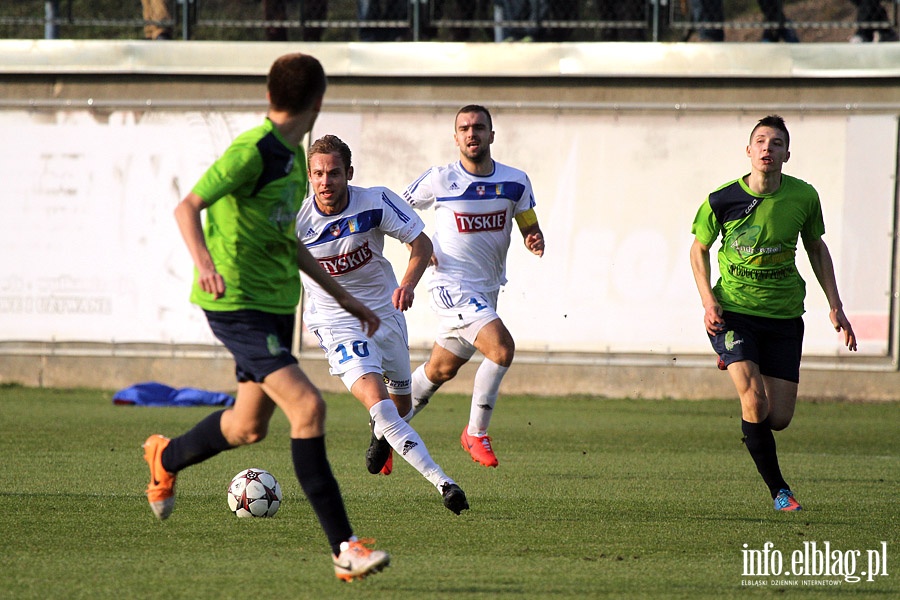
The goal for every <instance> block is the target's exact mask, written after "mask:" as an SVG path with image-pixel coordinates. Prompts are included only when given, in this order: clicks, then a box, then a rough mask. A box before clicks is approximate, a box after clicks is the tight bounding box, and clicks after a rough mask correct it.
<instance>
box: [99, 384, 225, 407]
mask: <svg viewBox="0 0 900 600" xmlns="http://www.w3.org/2000/svg"><path fill="white" fill-rule="evenodd" d="M113 404H117V405H125V406H231V405H233V404H234V397H232V396H229V395H228V394H224V393H222V392H210V391H209V390H199V389H196V388H178V389H176V388H173V387H171V386H168V385H165V384H162V383H157V382H155V381H149V382H146V383H137V384H135V385H133V386H131V387H127V388H125V389H123V390H119V391H118V392H116V393H115V394H114V395H113Z"/></svg>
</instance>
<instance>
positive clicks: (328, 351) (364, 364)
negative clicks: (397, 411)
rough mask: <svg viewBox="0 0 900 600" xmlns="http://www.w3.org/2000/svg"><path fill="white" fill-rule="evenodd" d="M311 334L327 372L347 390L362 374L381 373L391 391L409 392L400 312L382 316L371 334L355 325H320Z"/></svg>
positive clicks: (405, 338)
mask: <svg viewBox="0 0 900 600" xmlns="http://www.w3.org/2000/svg"><path fill="white" fill-rule="evenodd" d="M313 333H314V334H315V335H316V337H318V338H319V345H320V346H321V347H322V349H323V350H324V351H325V355H326V356H327V357H328V365H329V372H330V373H331V374H332V375H336V376H337V377H340V378H341V381H342V382H343V383H344V386H346V388H347V389H348V390H349V389H350V388H351V387H352V386H353V384H354V383H356V380H357V379H359V378H360V377H362V376H363V375H365V374H366V373H377V374H379V375H383V376H384V383H385V385H386V386H387V389H388V392H390V393H391V394H400V395H402V394H409V393H411V392H412V385H411V380H412V371H411V369H410V363H409V333H408V332H407V329H406V319H405V318H404V316H403V315H402V314H394V315H391V316H390V317H387V318H385V319H382V320H381V326H380V327H379V328H378V331H376V332H375V335H374V336H372V337H366V334H365V333H363V331H362V330H361V329H360V328H359V327H358V326H357V327H320V328H318V329H315V330H313Z"/></svg>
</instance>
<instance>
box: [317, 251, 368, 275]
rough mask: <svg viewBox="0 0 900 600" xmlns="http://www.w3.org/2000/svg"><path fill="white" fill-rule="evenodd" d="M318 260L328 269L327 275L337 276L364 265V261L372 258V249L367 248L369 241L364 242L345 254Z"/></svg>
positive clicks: (366, 261)
mask: <svg viewBox="0 0 900 600" xmlns="http://www.w3.org/2000/svg"><path fill="white" fill-rule="evenodd" d="M318 260H319V264H320V265H322V268H323V269H325V270H326V271H328V274H329V275H331V276H332V277H339V276H341V275H344V274H346V273H349V272H351V271H355V270H356V269H359V268H360V267H363V266H365V265H366V263H368V262H369V261H370V260H372V251H371V250H370V249H369V242H366V243H364V244H363V245H362V246H359V247H357V248H354V249H353V250H351V251H350V252H347V253H346V254H337V255H335V256H327V257H325V258H320V259H318Z"/></svg>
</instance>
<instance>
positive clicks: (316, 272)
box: [297, 244, 381, 337]
mask: <svg viewBox="0 0 900 600" xmlns="http://www.w3.org/2000/svg"><path fill="white" fill-rule="evenodd" d="M297 267H298V268H299V269H300V270H301V271H303V272H304V273H306V274H307V275H309V278H310V279H312V280H313V281H315V282H316V283H318V284H319V285H320V286H322V289H323V290H325V291H326V292H327V293H328V294H330V295H331V296H332V297H333V298H334V299H335V300H337V303H338V304H340V305H341V308H343V309H344V310H346V311H347V312H348V313H350V314H351V315H353V316H354V317H356V318H357V319H359V322H360V325H362V329H363V332H365V334H366V335H367V336H369V337H372V335H373V334H374V333H375V332H376V331H378V327H379V325H381V319H379V318H378V316H377V315H376V314H375V313H374V312H372V310H371V309H370V308H369V307H368V306H366V305H365V304H363V303H362V302H360V301H359V300H357V299H356V298H355V297H353V296H352V295H351V294H350V292H348V291H347V290H345V289H344V287H343V286H342V285H341V284H339V283H338V282H336V281H335V280H334V279H333V278H332V277H331V275H329V274H328V272H327V271H325V269H323V268H322V265H320V264H319V261H317V260H316V259H315V257H314V256H313V255H312V254H310V253H309V249H307V247H306V246H304V245H303V244H297Z"/></svg>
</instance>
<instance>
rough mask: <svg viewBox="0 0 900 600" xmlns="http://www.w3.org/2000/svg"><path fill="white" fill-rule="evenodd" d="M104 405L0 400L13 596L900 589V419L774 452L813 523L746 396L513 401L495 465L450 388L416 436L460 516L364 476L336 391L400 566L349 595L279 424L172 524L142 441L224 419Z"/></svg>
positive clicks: (186, 493)
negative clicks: (775, 500) (259, 514)
mask: <svg viewBox="0 0 900 600" xmlns="http://www.w3.org/2000/svg"><path fill="white" fill-rule="evenodd" d="M111 396H112V395H111V393H109V392H104V391H95V390H69V391H61V390H38V389H25V388H20V387H2V388H0V500H2V505H3V509H2V510H0V536H2V540H3V550H2V552H0V598H40V599H42V600H43V599H55V598H91V599H105V598H110V599H112V598H115V599H117V600H119V599H142V598H160V599H162V598H165V599H171V598H191V599H201V600H202V599H205V598H245V597H246V598H257V597H263V598H316V599H317V600H326V599H331V598H359V599H368V598H378V599H380V600H384V599H393V598H397V599H404V600H410V599H419V598H423V599H425V598H428V599H430V598H441V599H443V598H447V599H457V598H490V599H491V600H502V599H507V598H509V599H513V598H515V599H520V598H554V599H556V598H560V599H561V598H579V599H580V598H717V599H721V598H738V597H740V598H745V597H768V596H777V597H784V595H783V594H788V595H789V596H790V597H795V596H804V597H805V596H809V597H815V598H824V597H834V596H845V595H864V596H865V597H868V598H881V597H883V598H896V597H898V596H900V563H898V561H897V559H898V557H900V548H898V547H897V542H898V531H900V527H898V524H900V515H898V508H897V506H898V498H900V436H898V423H900V404H871V405H859V404H839V403H823V404H814V403H801V404H800V405H799V406H798V410H797V416H796V418H795V421H794V423H793V425H792V426H791V427H790V428H789V429H788V430H786V431H785V432H782V433H779V434H776V439H777V440H778V443H779V452H780V458H781V464H782V468H783V470H784V473H785V476H786V478H787V480H788V482H790V483H791V485H792V487H793V488H794V490H795V492H796V494H797V498H798V499H799V500H800V502H801V503H802V504H803V507H804V510H803V511H802V512H800V513H792V514H781V513H776V512H775V511H773V510H772V506H771V501H770V500H769V498H768V493H767V491H766V489H765V487H764V486H763V484H762V482H761V480H760V478H759V476H758V475H757V474H756V471H755V469H754V467H753V464H752V461H751V460H750V457H749V456H748V454H747V452H746V450H745V449H744V447H743V445H742V443H741V441H740V417H739V409H738V406H737V401H736V400H730V399H729V400H717V401H705V402H694V401H691V402H682V401H672V400H665V401H652V400H606V399H598V398H588V397H567V398H546V397H513V396H504V397H502V398H501V400H500V402H499V404H498V410H497V414H496V416H495V417H494V421H493V423H492V426H491V434H492V436H493V438H494V448H495V450H496V452H497V455H498V457H499V458H500V467H499V468H497V469H486V468H484V467H482V466H480V465H477V464H475V463H473V462H472V461H471V460H470V459H469V457H468V455H467V454H466V453H464V452H463V451H462V450H461V449H460V447H459V432H460V431H461V430H462V427H463V424H464V423H465V421H466V419H467V416H468V398H466V397H462V396H455V395H446V394H445V395H441V394H439V395H438V396H436V397H435V399H434V400H433V401H432V403H431V405H430V406H429V407H428V409H427V410H426V411H425V412H423V413H422V414H421V415H420V416H419V417H417V419H416V420H415V421H414V422H413V424H414V426H415V427H416V429H417V430H418V431H419V432H420V433H421V435H422V437H423V439H424V440H425V442H426V444H427V445H428V447H429V450H430V451H431V454H432V456H433V457H434V458H435V460H437V462H438V463H440V464H441V466H442V467H443V468H444V470H445V471H447V473H448V474H449V475H451V476H452V477H454V478H455V479H456V480H457V481H458V483H459V484H460V485H461V486H462V487H463V489H464V490H465V491H466V493H467V494H468V497H469V502H470V504H471V510H469V511H466V512H464V513H463V514H462V515H461V516H456V515H453V514H452V513H451V512H450V511H448V510H446V509H445V508H444V507H443V506H442V504H441V500H440V496H439V495H438V493H437V491H436V490H435V489H434V488H433V487H431V486H430V485H429V484H428V483H427V482H426V481H425V480H424V479H422V478H421V477H420V476H419V475H418V474H417V473H416V472H415V471H414V470H413V469H412V468H411V467H410V466H409V465H407V464H406V463H405V462H404V461H402V460H400V459H397V458H396V457H395V463H394V473H393V474H392V475H391V476H389V477H384V476H373V475H369V474H368V472H367V471H366V469H365V466H364V463H363V455H364V452H365V449H366V447H367V445H368V441H369V434H368V416H367V415H366V413H365V411H364V410H363V409H362V407H361V406H360V405H359V403H358V402H357V401H356V400H354V399H352V397H350V396H349V395H330V396H327V400H328V404H329V415H328V437H327V440H328V450H329V456H330V459H331V464H332V468H333V469H334V472H335V474H336V476H337V478H338V481H339V482H340V485H341V489H342V491H343V493H344V499H345V502H346V505H347V510H348V512H349V514H350V518H351V521H352V522H353V525H354V528H355V530H356V533H357V534H358V535H359V536H360V537H373V538H376V539H377V540H378V542H377V547H378V548H382V549H385V550H388V551H389V552H390V553H391V554H392V565H391V567H390V568H388V569H387V570H386V571H385V572H384V573H381V574H379V575H376V576H373V577H370V578H369V579H366V580H365V581H361V582H354V583H352V584H344V583H341V582H339V581H337V580H336V579H335V577H334V575H333V569H332V567H331V561H330V560H329V552H328V547H327V544H326V542H325V538H324V535H323V534H322V532H321V530H320V528H319V526H318V523H317V522H316V520H315V517H314V515H313V513H312V511H311V510H310V508H309V505H308V504H307V503H306V500H305V498H304V496H303V494H302V492H301V491H300V487H299V485H298V484H297V481H296V479H295V478H294V475H293V468H292V466H291V462H290V455H289V445H288V440H287V437H288V435H287V431H288V427H287V421H286V420H285V419H284V417H283V416H282V415H281V413H276V417H275V419H274V420H273V423H272V427H271V430H270V434H269V437H268V439H266V440H265V441H263V442H262V443H261V444H258V445H256V446H253V447H247V448H241V449H238V450H235V451H233V452H227V453H223V454H221V455H219V456H218V457H215V458H213V459H211V460H209V461H207V462H205V463H202V464H200V465H197V466H194V467H191V468H190V469H187V470H185V471H184V472H183V473H182V474H181V475H180V477H179V480H178V488H177V490H178V495H177V498H178V501H177V503H176V506H175V512H174V514H173V515H172V517H171V518H170V519H169V520H167V521H165V522H162V523H160V522H157V521H156V519H154V518H153V516H152V515H151V513H150V510H149V508H148V507H147V504H146V500H145V498H144V495H143V490H144V487H145V486H146V477H147V469H146V466H145V464H144V462H143V460H142V458H141V449H140V445H141V443H142V442H143V440H144V439H145V438H146V437H147V435H149V434H150V433H162V434H165V435H168V436H174V435H178V434H180V433H182V432H184V431H186V430H187V429H188V428H190V427H191V426H193V425H194V424H195V423H196V422H197V421H198V420H200V419H201V418H202V417H203V416H204V415H205V414H207V413H208V412H210V410H211V409H208V408H137V407H118V406H113V405H112V402H111ZM247 467H261V468H265V469H267V470H269V471H271V472H272V473H274V474H275V475H276V476H277V477H278V479H279V481H280V482H281V484H282V487H283V489H284V495H285V498H284V503H283V505H282V507H281V510H280V511H279V513H278V515H276V516H275V518H273V519H237V518H235V517H234V516H232V515H231V514H230V512H229V511H228V508H227V505H226V501H225V489H226V486H227V485H228V482H229V481H230V480H231V477H232V476H233V475H234V474H236V473H237V472H238V471H240V470H242V469H244V468H247ZM766 542H771V544H772V545H771V546H769V548H770V552H769V554H767V555H765V556H766V558H765V562H766V564H769V565H773V566H777V565H775V563H774V557H775V556H776V555H778V556H781V557H782V558H783V564H782V567H781V572H782V574H781V575H780V576H772V575H771V574H770V575H769V576H762V575H759V573H761V570H760V565H756V566H755V567H754V569H756V570H755V571H753V575H752V576H748V573H747V567H746V560H747V557H748V552H749V551H756V550H758V551H760V553H759V554H754V555H753V556H755V557H761V556H763V555H762V554H761V551H762V549H763V548H764V545H765V544H766ZM826 542H827V543H828V544H829V546H828V549H829V554H828V557H829V561H828V562H829V564H830V568H831V570H832V572H834V571H836V570H838V569H842V570H843V574H844V575H847V574H848V573H847V571H848V570H849V567H850V566H851V563H850V559H851V558H854V559H855V561H856V562H855V564H853V565H852V566H853V567H854V571H855V574H856V575H859V574H860V573H861V572H862V571H865V570H866V569H867V568H870V567H868V566H867V565H868V564H869V563H868V562H867V558H868V557H870V556H873V555H872V554H871V553H872V552H876V555H874V557H875V558H876V559H880V558H884V565H886V571H887V575H881V574H879V575H877V576H873V577H867V576H863V577H861V580H860V581H859V582H855V583H853V582H850V581H847V578H846V577H844V576H833V575H832V576H823V575H819V576H815V575H810V576H795V575H790V576H786V575H784V574H783V571H785V570H789V569H791V568H793V567H792V563H791V559H792V556H794V555H795V554H796V553H797V552H799V553H800V554H801V555H802V553H803V551H804V548H806V549H807V550H808V549H810V548H812V546H810V544H813V543H814V544H815V548H813V549H818V550H819V551H820V552H821V550H822V549H823V548H824V547H825V546H824V544H825V543H826ZM745 544H746V547H745ZM857 552H858V555H857V554H856V553H857ZM882 555H884V556H882ZM823 556H824V555H823ZM869 562H871V561H869ZM881 564H882V563H880V562H878V563H877V564H876V566H879V568H884V567H881ZM807 567H809V565H808V564H807ZM813 571H814V570H813ZM869 578H871V579H872V581H868V579H869Z"/></svg>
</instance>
